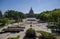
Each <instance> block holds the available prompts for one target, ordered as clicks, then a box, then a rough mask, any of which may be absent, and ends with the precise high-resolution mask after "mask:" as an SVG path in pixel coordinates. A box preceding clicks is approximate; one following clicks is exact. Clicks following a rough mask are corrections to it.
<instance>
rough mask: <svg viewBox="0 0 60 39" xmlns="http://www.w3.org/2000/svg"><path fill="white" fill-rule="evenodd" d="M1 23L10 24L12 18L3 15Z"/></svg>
mask: <svg viewBox="0 0 60 39" xmlns="http://www.w3.org/2000/svg"><path fill="white" fill-rule="evenodd" d="M0 23H2V24H4V25H6V24H9V23H10V20H9V19H8V18H4V17H3V18H1V19H0Z"/></svg>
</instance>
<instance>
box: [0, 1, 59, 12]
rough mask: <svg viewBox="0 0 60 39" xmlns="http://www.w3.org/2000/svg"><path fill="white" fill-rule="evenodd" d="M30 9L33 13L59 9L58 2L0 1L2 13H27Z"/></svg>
mask: <svg viewBox="0 0 60 39" xmlns="http://www.w3.org/2000/svg"><path fill="white" fill-rule="evenodd" d="M31 7H32V8H33V10H34V12H35V13H40V12H43V11H46V10H53V9H55V8H60V0H0V10H1V11H2V12H5V11H7V10H16V11H21V12H24V13H28V12H29V10H30V8H31Z"/></svg>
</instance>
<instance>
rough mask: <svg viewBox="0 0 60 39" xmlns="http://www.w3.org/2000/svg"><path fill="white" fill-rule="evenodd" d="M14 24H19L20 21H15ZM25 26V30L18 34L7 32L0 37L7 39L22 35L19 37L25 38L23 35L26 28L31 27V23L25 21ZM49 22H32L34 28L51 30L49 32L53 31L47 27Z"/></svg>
mask: <svg viewBox="0 0 60 39" xmlns="http://www.w3.org/2000/svg"><path fill="white" fill-rule="evenodd" d="M12 25H13V26H14V25H18V23H15V24H12ZM12 25H9V26H12ZM24 26H25V29H24V31H21V32H20V33H16V34H11V33H10V34H7V33H5V34H0V39H7V38H8V37H15V36H18V35H19V36H20V38H19V39H23V37H24V36H25V32H26V30H27V29H28V28H30V24H28V23H24ZM46 26H47V23H39V24H38V23H36V24H32V28H34V29H35V30H43V31H46V32H49V33H51V30H50V29H48V28H47V27H46ZM7 27H8V26H5V27H3V28H2V29H4V28H7ZM2 29H0V31H1V30H2Z"/></svg>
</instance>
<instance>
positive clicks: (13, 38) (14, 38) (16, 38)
mask: <svg viewBox="0 0 60 39" xmlns="http://www.w3.org/2000/svg"><path fill="white" fill-rule="evenodd" d="M8 39H19V36H17V37H12V38H8Z"/></svg>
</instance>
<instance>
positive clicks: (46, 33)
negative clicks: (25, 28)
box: [37, 31, 54, 36]
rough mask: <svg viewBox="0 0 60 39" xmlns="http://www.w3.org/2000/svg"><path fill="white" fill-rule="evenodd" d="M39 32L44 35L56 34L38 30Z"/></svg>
mask: <svg viewBox="0 0 60 39" xmlns="http://www.w3.org/2000/svg"><path fill="white" fill-rule="evenodd" d="M37 32H38V33H41V34H42V35H43V36H54V35H53V34H52V33H48V32H45V31H37Z"/></svg>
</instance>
